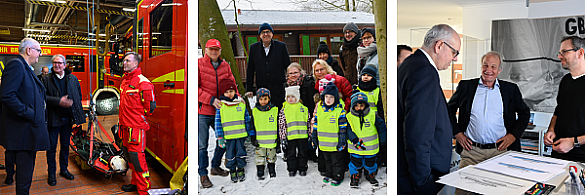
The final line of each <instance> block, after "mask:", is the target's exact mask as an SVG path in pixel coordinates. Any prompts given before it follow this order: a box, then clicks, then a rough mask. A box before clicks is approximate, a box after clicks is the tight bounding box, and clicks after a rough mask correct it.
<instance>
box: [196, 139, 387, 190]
mask: <svg viewBox="0 0 585 195" xmlns="http://www.w3.org/2000/svg"><path fill="white" fill-rule="evenodd" d="M209 131H210V133H209V135H210V136H209V137H210V138H209V149H208V150H207V151H208V155H209V166H210V167H208V168H207V170H208V171H209V170H211V158H213V152H214V150H215V133H214V132H213V129H211V128H210V129H209ZM246 151H247V154H248V155H249V157H248V158H246V162H247V164H246V168H245V169H246V180H245V181H243V182H238V183H232V182H231V180H230V178H229V175H228V176H227V177H221V176H213V175H209V179H210V180H211V182H212V183H213V186H212V187H211V188H202V187H201V180H200V179H199V177H197V181H198V184H197V185H198V186H197V187H198V192H199V194H242V195H245V194H254V195H259V194H352V195H353V194H387V191H388V184H387V183H388V182H387V179H386V178H387V171H386V169H387V167H382V168H379V169H378V175H377V176H376V179H377V180H378V182H379V185H378V186H372V185H371V184H370V183H369V182H368V181H366V179H365V177H364V176H363V175H362V178H361V180H360V188H359V189H353V188H350V187H349V181H350V179H349V171H347V172H345V174H344V177H345V178H344V179H343V183H341V185H339V186H331V184H329V183H324V182H323V177H322V176H321V175H320V174H319V171H318V170H317V163H314V162H313V161H311V160H309V162H308V166H309V170H308V171H307V176H304V177H302V176H299V175H298V172H297V175H296V176H294V177H289V176H288V171H287V170H286V162H284V160H282V157H283V155H284V154H283V153H280V154H277V160H276V177H275V178H270V177H269V176H268V168H266V169H265V175H266V179H264V180H258V179H257V178H256V165H254V156H253V155H254V146H252V145H251V144H250V142H248V141H247V142H246ZM223 162H225V156H224V158H223V161H222V165H221V168H223V169H226V168H225V164H224V163H223ZM226 170H227V169H226Z"/></svg>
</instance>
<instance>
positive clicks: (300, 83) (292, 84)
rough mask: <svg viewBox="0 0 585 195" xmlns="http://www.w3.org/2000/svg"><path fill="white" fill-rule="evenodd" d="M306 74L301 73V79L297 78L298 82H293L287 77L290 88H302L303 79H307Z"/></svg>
mask: <svg viewBox="0 0 585 195" xmlns="http://www.w3.org/2000/svg"><path fill="white" fill-rule="evenodd" d="M305 76H307V75H305V74H302V73H301V76H299V78H297V79H296V80H291V79H290V78H288V77H287V79H286V84H287V85H288V86H289V87H290V86H297V85H298V86H301V85H302V84H303V79H305Z"/></svg>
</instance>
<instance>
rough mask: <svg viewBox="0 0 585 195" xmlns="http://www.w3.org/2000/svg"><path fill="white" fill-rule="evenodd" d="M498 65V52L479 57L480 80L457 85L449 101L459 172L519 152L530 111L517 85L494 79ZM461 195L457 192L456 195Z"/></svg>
mask: <svg viewBox="0 0 585 195" xmlns="http://www.w3.org/2000/svg"><path fill="white" fill-rule="evenodd" d="M501 61H502V57H501V55H500V54H499V53H498V52H495V51H491V52H488V53H487V54H485V55H484V56H483V57H481V62H482V65H481V77H480V78H475V79H470V80H463V81H461V82H459V85H458V86H457V90H456V91H455V94H453V96H452V97H451V99H449V103H448V105H449V111H450V114H451V119H452V123H451V124H452V125H453V135H455V138H456V139H457V153H459V154H460V155H461V161H460V163H459V169H462V168H464V167H466V166H469V165H475V164H478V163H480V162H482V161H484V160H487V159H489V158H492V157H494V156H497V155H499V154H502V153H504V152H506V151H507V150H515V151H520V139H519V138H520V136H521V135H522V133H523V132H524V129H525V128H526V125H527V124H528V119H529V118H530V109H529V108H528V106H526V104H525V103H524V100H522V94H521V93H520V89H519V88H518V86H517V85H516V84H514V83H510V82H507V81H502V80H498V79H497V77H498V74H500V72H501V71H502V66H501ZM457 109H459V118H458V120H457V118H456V117H455V114H456V112H457ZM516 114H518V119H516ZM463 149H465V150H463ZM464 193H465V191H463V190H460V189H457V191H455V194H464Z"/></svg>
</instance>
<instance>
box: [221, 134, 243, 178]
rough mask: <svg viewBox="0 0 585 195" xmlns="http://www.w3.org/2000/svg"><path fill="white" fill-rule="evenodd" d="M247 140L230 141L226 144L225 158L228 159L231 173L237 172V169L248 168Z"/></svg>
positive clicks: (227, 164)
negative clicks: (245, 144)
mask: <svg viewBox="0 0 585 195" xmlns="http://www.w3.org/2000/svg"><path fill="white" fill-rule="evenodd" d="M245 141H246V138H245V137H244V138H238V139H229V140H226V143H225V148H226V151H225V158H226V159H227V163H226V167H227V168H228V169H229V170H230V171H235V170H236V168H244V167H245V166H246V155H247V153H246V147H245V146H244V142H245Z"/></svg>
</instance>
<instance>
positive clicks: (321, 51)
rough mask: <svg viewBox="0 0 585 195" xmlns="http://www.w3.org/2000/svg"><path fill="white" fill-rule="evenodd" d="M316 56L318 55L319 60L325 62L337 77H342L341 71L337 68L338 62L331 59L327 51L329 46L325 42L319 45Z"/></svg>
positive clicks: (339, 67)
mask: <svg viewBox="0 0 585 195" xmlns="http://www.w3.org/2000/svg"><path fill="white" fill-rule="evenodd" d="M317 55H319V59H322V60H325V62H327V64H329V66H331V68H333V70H334V71H335V72H336V73H337V75H339V76H344V74H343V69H341V66H339V62H338V61H337V60H336V59H335V58H333V57H331V52H330V51H329V46H328V45H327V43H325V41H321V42H320V43H319V47H318V48H317Z"/></svg>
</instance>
